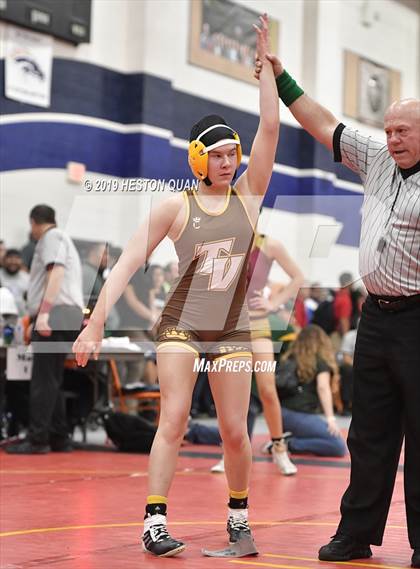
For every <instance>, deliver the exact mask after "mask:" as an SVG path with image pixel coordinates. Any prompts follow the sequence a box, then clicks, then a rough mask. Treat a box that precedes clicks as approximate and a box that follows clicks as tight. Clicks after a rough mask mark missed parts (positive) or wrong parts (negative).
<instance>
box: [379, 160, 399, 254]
mask: <svg viewBox="0 0 420 569" xmlns="http://www.w3.org/2000/svg"><path fill="white" fill-rule="evenodd" d="M396 177H397V167H396V166H395V168H394V173H393V175H392V182H391V188H393V187H394V183H395V179H396ZM401 183H402V182H401V180H400V183H399V184H398V188H397V192H396V194H395V198H394V201H393V202H392V206H391V210H390V212H389V215H388V219H387V220H386V223H385V225H384V234H385V233H386V230H387V228H388V225H389V222H390V221H391V217H392V214H393V212H394V208H395V204H396V202H397V199H398V196H399V195H400V190H401ZM385 246H386V239H385V237H384V236H382V237H381V238H380V239H379V242H378V251H379V253H382V251H383V250H384V248H385Z"/></svg>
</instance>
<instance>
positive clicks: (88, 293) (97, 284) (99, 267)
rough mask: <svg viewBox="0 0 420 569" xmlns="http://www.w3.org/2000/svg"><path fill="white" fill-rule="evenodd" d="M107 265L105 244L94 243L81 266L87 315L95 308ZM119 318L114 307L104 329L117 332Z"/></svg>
mask: <svg viewBox="0 0 420 569" xmlns="http://www.w3.org/2000/svg"><path fill="white" fill-rule="evenodd" d="M107 265H108V251H107V246H106V244H105V243H95V244H93V245H91V247H90V248H89V250H88V254H87V258H86V260H85V261H84V262H83V264H82V281H83V300H84V303H85V308H87V309H88V310H89V313H91V312H92V310H93V309H94V308H95V304H96V301H97V300H98V296H99V293H100V292H101V289H102V287H103V286H104V283H105V279H104V277H103V273H104V270H105V269H106V268H107ZM119 321H120V319H119V316H118V312H117V309H116V307H115V306H113V307H112V310H111V311H110V313H109V316H108V319H107V322H106V328H107V330H117V329H118V325H119Z"/></svg>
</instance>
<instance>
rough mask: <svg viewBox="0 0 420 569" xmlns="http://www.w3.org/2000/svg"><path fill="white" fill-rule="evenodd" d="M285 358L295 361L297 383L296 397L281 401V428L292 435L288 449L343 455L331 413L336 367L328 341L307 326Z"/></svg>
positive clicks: (326, 454)
mask: <svg viewBox="0 0 420 569" xmlns="http://www.w3.org/2000/svg"><path fill="white" fill-rule="evenodd" d="M286 357H288V358H293V359H294V360H295V362H296V373H297V377H298V380H299V386H298V390H297V392H296V394H295V395H293V396H291V397H288V398H283V399H282V400H281V406H282V413H283V428H284V430H285V431H291V432H292V437H291V438H290V439H289V441H288V442H289V450H290V451H291V452H292V453H312V454H316V455H318V456H344V455H345V454H346V444H345V442H344V440H343V438H342V437H341V434H340V430H339V428H338V426H337V423H336V419H335V416H334V411H333V398H332V392H331V379H332V377H333V376H335V375H337V374H338V368H337V364H336V361H335V357H334V351H333V347H332V344H331V340H330V339H329V337H328V336H327V334H326V333H325V332H324V331H323V330H322V329H321V328H320V327H319V326H316V325H313V324H310V325H309V326H307V327H306V328H304V329H303V330H302V331H301V332H300V333H299V335H298V337H297V339H296V341H295V342H294V343H293V345H292V347H291V349H290V351H289V353H288V355H287V356H286ZM322 413H323V414H324V417H321V414H322Z"/></svg>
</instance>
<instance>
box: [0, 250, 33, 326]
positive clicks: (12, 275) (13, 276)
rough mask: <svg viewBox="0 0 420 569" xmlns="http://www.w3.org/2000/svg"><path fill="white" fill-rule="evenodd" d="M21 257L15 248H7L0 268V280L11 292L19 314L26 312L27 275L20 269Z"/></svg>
mask: <svg viewBox="0 0 420 569" xmlns="http://www.w3.org/2000/svg"><path fill="white" fill-rule="evenodd" d="M22 266H23V265H22V257H21V254H20V252H19V251H18V250H17V249H8V250H7V251H6V254H5V255H4V259H3V267H2V268H1V269H0V280H1V282H2V285H3V286H5V287H7V288H8V289H9V290H10V292H11V293H12V294H13V296H14V298H15V301H16V304H17V307H18V311H19V316H23V315H24V314H25V312H26V293H27V291H28V285H29V275H28V273H26V272H25V271H24V270H22Z"/></svg>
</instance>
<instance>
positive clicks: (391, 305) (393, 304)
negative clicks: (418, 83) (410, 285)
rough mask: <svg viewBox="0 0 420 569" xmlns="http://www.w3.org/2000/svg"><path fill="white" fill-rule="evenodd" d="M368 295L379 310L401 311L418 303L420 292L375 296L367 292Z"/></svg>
mask: <svg viewBox="0 0 420 569" xmlns="http://www.w3.org/2000/svg"><path fill="white" fill-rule="evenodd" d="M369 297H370V298H371V299H372V300H373V302H374V303H375V304H376V305H377V306H378V307H379V308H380V309H381V310H384V311H386V312H401V311H402V310H408V309H409V308H412V307H414V306H415V305H420V294H413V295H412V296H377V295H376V294H372V293H369Z"/></svg>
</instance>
